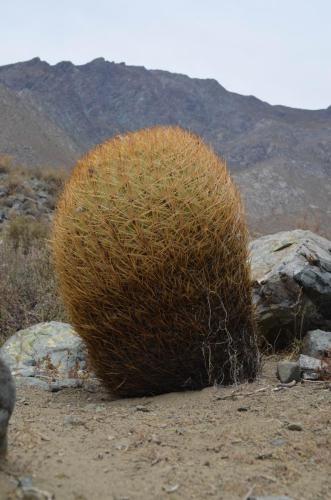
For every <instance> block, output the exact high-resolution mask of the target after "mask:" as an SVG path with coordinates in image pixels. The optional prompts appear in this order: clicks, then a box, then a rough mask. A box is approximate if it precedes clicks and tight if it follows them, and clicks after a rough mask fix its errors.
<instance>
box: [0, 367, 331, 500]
mask: <svg viewBox="0 0 331 500" xmlns="http://www.w3.org/2000/svg"><path fill="white" fill-rule="evenodd" d="M274 371H275V361H274V360H268V362H267V363H266V366H265V368H264V373H263V375H262V376H261V378H260V379H259V380H258V381H257V382H255V383H254V384H249V385H242V386H240V387H239V388H237V389H236V388H234V387H228V388H220V389H216V388H208V389H205V390H203V391H199V392H186V393H172V394H165V395H162V396H157V397H154V398H139V399H123V400H111V399H110V398H109V397H108V396H107V394H106V393H104V392H103V391H102V390H100V391H98V392H97V393H89V392H86V391H83V390H65V391H61V392H59V393H47V392H42V391H38V390H36V389H32V388H29V389H23V388H20V389H19V390H18V401H17V407H16V411H15V414H14V416H13V418H12V421H11V425H10V448H9V454H8V457H7V460H6V461H5V462H4V463H3V464H2V465H1V466H0V498H1V500H2V499H12V498H16V493H15V491H16V492H17V489H16V486H17V480H18V479H19V478H20V477H22V476H23V477H24V476H29V475H31V476H32V480H33V484H34V486H36V487H38V488H40V489H44V490H47V491H49V492H51V493H52V494H54V495H55V498H56V499H57V500H67V499H68V500H69V499H70V500H103V499H113V500H124V499H128V500H131V499H144V500H145V499H147V500H148V499H171V500H176V499H205V498H215V499H242V500H243V499H245V498H247V497H248V496H249V494H260V495H272V494H274V495H275V494H279V495H286V494H287V495H289V496H291V497H292V498H293V499H295V500H299V499H300V500H302V499H305V500H308V499H311V500H318V499H320V500H326V499H328V498H331V405H330V402H331V391H330V388H329V386H328V384H326V383H323V384H318V383H317V384H316V383H310V384H309V383H305V384H298V385H296V386H295V387H293V388H290V389H284V390H281V391H274V390H273V389H274V388H275V387H276V385H277V380H276V378H275V376H274ZM263 388H266V389H265V390H262V391H259V392H257V391H258V390H259V389H263ZM293 423H296V424H299V427H298V429H301V430H290V429H291V427H292V426H291V425H289V424H293Z"/></svg>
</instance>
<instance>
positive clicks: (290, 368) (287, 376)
mask: <svg viewBox="0 0 331 500" xmlns="http://www.w3.org/2000/svg"><path fill="white" fill-rule="evenodd" d="M277 376H278V378H279V380H280V381H281V382H282V383H283V384H288V383H289V382H292V381H293V380H295V381H296V382H299V381H300V379H301V372H300V365H299V363H296V362H293V361H279V363H278V364H277Z"/></svg>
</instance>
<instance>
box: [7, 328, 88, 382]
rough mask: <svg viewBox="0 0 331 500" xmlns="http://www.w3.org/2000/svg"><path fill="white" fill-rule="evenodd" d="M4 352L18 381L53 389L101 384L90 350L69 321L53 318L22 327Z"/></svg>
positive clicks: (10, 339) (11, 338)
mask: <svg viewBox="0 0 331 500" xmlns="http://www.w3.org/2000/svg"><path fill="white" fill-rule="evenodd" d="M0 354H1V355H2V357H3V359H4V360H5V361H6V363H7V364H8V366H9V368H10V369H11V371H12V373H13V375H14V376H15V377H16V380H17V383H18V384H29V385H33V386H36V387H39V388H42V389H46V390H50V391H53V392H54V391H59V390H61V389H63V388H65V387H83V386H84V384H85V382H88V384H89V385H90V384H91V381H93V383H95V384H98V382H97V380H96V378H95V376H94V375H93V373H92V372H90V371H89V368H88V363H87V353H86V349H85V347H84V345H83V343H82V341H81V340H80V338H79V337H78V336H77V335H76V334H75V332H74V330H73V329H72V327H71V326H70V325H68V324H66V323H60V322H56V321H51V322H49V323H39V324H37V325H34V326H31V327H30V328H27V329H25V330H20V331H19V332H17V333H16V334H15V335H13V336H12V337H10V338H9V339H8V340H7V341H6V342H5V344H4V345H3V347H2V349H1V350H0Z"/></svg>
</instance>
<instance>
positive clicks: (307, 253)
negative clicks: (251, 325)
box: [250, 229, 331, 347]
mask: <svg viewBox="0 0 331 500" xmlns="http://www.w3.org/2000/svg"><path fill="white" fill-rule="evenodd" d="M250 253H251V263H252V279H253V300H254V303H255V306H256V312H257V319H258V323H259V326H260V330H261V333H262V335H263V336H264V338H265V339H266V340H267V342H269V343H271V344H273V345H275V344H276V345H277V347H283V346H286V345H288V344H289V343H290V342H291V341H292V340H293V339H294V338H295V337H299V338H302V336H303V335H304V333H305V332H306V331H307V330H309V329H313V328H320V327H321V328H325V329H326V330H327V329H328V327H331V242H330V241H329V240H327V239H325V238H322V237H321V236H318V235H316V234H314V233H312V232H311V231H304V230H301V229H297V230H294V231H283V232H280V233H276V234H272V235H268V236H263V237H261V238H258V239H257V240H255V241H253V242H252V243H251V245H250Z"/></svg>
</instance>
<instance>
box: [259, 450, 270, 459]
mask: <svg viewBox="0 0 331 500" xmlns="http://www.w3.org/2000/svg"><path fill="white" fill-rule="evenodd" d="M256 458H257V459H258V460H268V458H272V453H271V452H267V453H260V454H259V455H257V457H256Z"/></svg>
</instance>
